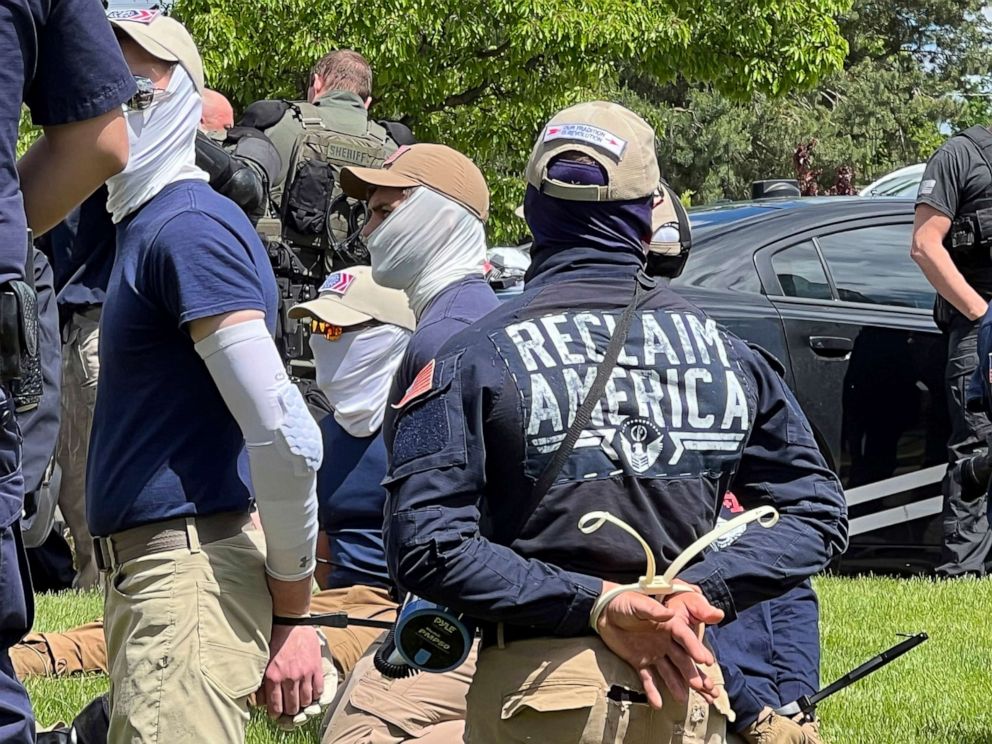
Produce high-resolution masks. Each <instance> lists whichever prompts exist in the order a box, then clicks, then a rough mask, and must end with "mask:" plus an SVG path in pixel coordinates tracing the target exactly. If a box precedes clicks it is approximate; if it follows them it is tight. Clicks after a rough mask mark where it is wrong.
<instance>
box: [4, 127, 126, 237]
mask: <svg viewBox="0 0 992 744" xmlns="http://www.w3.org/2000/svg"><path fill="white" fill-rule="evenodd" d="M127 152H128V146H127V129H126V126H125V123H124V118H123V116H122V114H121V112H120V111H119V110H118V111H115V112H111V113H108V114H104V115H103V116H101V117H97V118H96V119H91V120H87V121H83V122H76V123H74V124H63V125H61V126H57V127H49V128H47V129H46V130H45V136H43V137H41V138H40V139H39V140H38V141H37V142H35V143H34V145H33V146H32V147H31V149H30V150H28V151H27V153H25V154H24V157H22V158H21V159H20V160H19V161H18V163H17V171H18V175H19V176H20V181H21V193H22V194H23V195H24V213H25V214H26V215H27V220H28V226H29V227H30V228H31V229H32V230H33V231H34V233H35V235H36V236H37V235H41V234H42V233H44V232H47V231H48V230H50V229H51V228H53V227H55V225H57V224H58V223H59V222H61V221H62V219H64V218H65V216H66V214H68V213H69V211H70V210H71V209H72V208H73V207H75V206H76V205H77V204H79V203H80V202H82V201H83V200H84V199H85V198H86V197H88V196H89V195H90V194H92V193H93V192H94V191H96V189H97V188H98V187H99V186H100V184H102V183H103V182H104V181H106V180H107V179H108V178H110V177H111V176H113V175H115V174H117V173H119V172H120V171H121V170H122V169H123V168H124V165H125V164H126V163H127Z"/></svg>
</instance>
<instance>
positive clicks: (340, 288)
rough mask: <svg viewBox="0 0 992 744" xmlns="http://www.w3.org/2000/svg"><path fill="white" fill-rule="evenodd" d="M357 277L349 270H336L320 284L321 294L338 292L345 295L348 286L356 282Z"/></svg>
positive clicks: (342, 295)
mask: <svg viewBox="0 0 992 744" xmlns="http://www.w3.org/2000/svg"><path fill="white" fill-rule="evenodd" d="M356 278H357V277H356V276H355V275H354V274H351V273H349V272H347V271H335V272H334V273H333V274H331V275H330V276H328V277H327V278H326V279H325V280H324V283H323V284H321V285H320V292H319V294H325V293H327V294H336V295H340V296H341V297H344V295H345V293H346V292H347V291H348V288H349V287H350V286H351V285H352V284H354V283H355V279H356Z"/></svg>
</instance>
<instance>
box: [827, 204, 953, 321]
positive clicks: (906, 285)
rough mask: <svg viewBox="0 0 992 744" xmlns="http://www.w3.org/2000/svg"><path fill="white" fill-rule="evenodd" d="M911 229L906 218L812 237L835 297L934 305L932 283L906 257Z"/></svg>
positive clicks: (927, 306) (913, 305)
mask: <svg viewBox="0 0 992 744" xmlns="http://www.w3.org/2000/svg"><path fill="white" fill-rule="evenodd" d="M912 233H913V226H912V224H911V223H909V222H906V223H903V224H899V225H879V226H877V227H862V228H858V229H857V230H846V231H844V232H839V233H833V234H831V235H822V236H819V237H817V239H816V240H817V242H818V243H819V244H820V251H821V253H822V254H823V260H824V261H826V262H827V266H828V267H829V269H830V274H831V276H832V277H833V280H834V284H835V285H836V287H837V294H838V296H839V298H840V299H841V300H844V301H847V302H869V303H873V304H879V305H895V306H897V307H917V308H924V309H926V308H930V307H933V300H934V290H933V287H931V286H930V284H929V282H927V280H926V278H925V277H924V276H923V273H922V272H921V271H920V269H919V267H918V266H917V265H916V264H915V263H913V261H912V259H911V258H910V257H909V244H910V241H911V239H912Z"/></svg>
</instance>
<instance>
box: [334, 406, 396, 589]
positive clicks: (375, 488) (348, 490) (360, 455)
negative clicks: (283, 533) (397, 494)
mask: <svg viewBox="0 0 992 744" xmlns="http://www.w3.org/2000/svg"><path fill="white" fill-rule="evenodd" d="M320 430H321V434H322V435H323V440H324V452H326V453H327V457H325V458H324V461H323V464H321V466H320V470H319V471H318V473H317V499H318V501H319V503H320V528H321V529H322V530H323V531H324V532H325V533H327V537H328V540H329V542H330V547H331V574H330V579H329V581H328V584H327V586H326V587H325V588H327V589H335V588H340V587H347V586H354V585H356V584H361V585H364V586H379V587H384V588H387V589H388V588H390V587H392V581H390V579H389V572H388V571H387V570H386V555H385V552H384V551H383V548H382V512H383V508H384V507H385V504H386V489H385V488H383V487H382V479H383V478H385V477H386V447H385V445H384V444H383V443H382V435H381V434H376V435H374V436H371V437H355V436H352V435H351V434H349V433H348V432H347V431H345V430H344V428H342V426H341V424H339V423H338V422H337V421H336V420H335V419H334V415H333V414H332V415H330V416H326V417H324V419H323V420H322V421H321V422H320Z"/></svg>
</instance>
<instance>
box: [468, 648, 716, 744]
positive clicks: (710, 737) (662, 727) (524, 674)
mask: <svg viewBox="0 0 992 744" xmlns="http://www.w3.org/2000/svg"><path fill="white" fill-rule="evenodd" d="M705 671H706V673H707V674H708V675H709V676H710V677H711V679H713V680H714V681H715V682H717V683H718V684H719V686H720V687H719V691H720V699H719V700H718V702H717V705H715V706H710V705H708V704H707V703H706V702H705V701H704V700H703V699H702V698H701V697H700V696H699V695H697V694H696V693H695V692H691V693H690V696H689V701H688V703H679V702H677V701H676V700H675V699H674V698H672V697H671V695H670V694H669V693H668V692H667V691H665V692H664V693H663V698H662V699H663V703H664V704H663V707H662V709H661V710H655V709H654V708H652V707H650V706H649V705H648V704H647V703H641V702H629V701H624V700H612V699H610V697H608V693H609V692H610V690H611V689H613V688H615V687H620V688H623V689H625V690H628V691H631V692H633V693H642V694H643V691H644V688H643V687H642V685H641V682H640V679H639V677H638V675H637V673H636V672H635V671H634V670H633V669H632V668H631V667H630V666H629V665H628V664H627V663H626V662H625V661H623V660H622V659H621V658H620V657H618V656H616V655H615V654H614V653H613V652H611V651H610V650H609V649H608V648H607V647H606V644H604V643H603V642H602V641H601V640H600V639H599V638H597V637H593V636H589V637H584V638H536V639H533V640H525V641H516V642H513V643H510V644H508V645H506V646H505V647H504V648H499V647H495V646H494V647H490V648H487V649H485V650H484V651H482V653H480V654H479V664H478V669H477V670H476V673H475V679H474V680H473V681H472V687H471V689H470V690H469V693H468V717H467V721H466V727H465V741H466V742H469V743H470V744H511V742H535V743H536V742H540V743H541V744H603V742H652V744H725V742H726V741H727V738H726V724H727V718H726V715H727V714H728V713H729V712H730V705H729V703H728V701H727V696H726V692H724V691H723V688H722V685H723V676H722V674H721V673H720V669H719V667H718V666H714V667H712V668H707V669H706V670H705ZM621 697H622V696H621Z"/></svg>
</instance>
